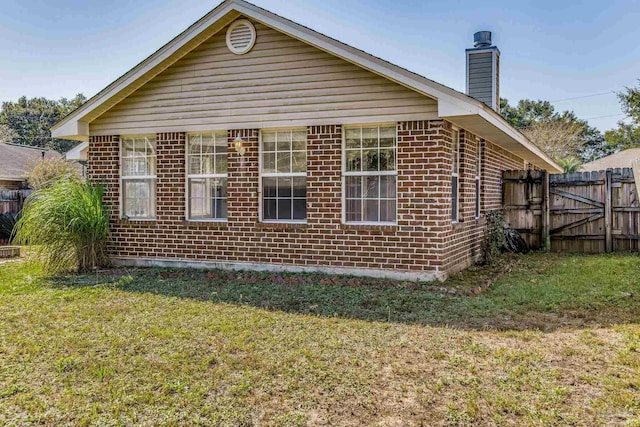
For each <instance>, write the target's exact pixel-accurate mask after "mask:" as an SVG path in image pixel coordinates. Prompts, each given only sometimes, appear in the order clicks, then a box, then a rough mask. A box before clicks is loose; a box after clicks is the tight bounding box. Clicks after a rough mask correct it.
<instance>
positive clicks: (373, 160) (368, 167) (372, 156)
mask: <svg viewBox="0 0 640 427" xmlns="http://www.w3.org/2000/svg"><path fill="white" fill-rule="evenodd" d="M362 170H365V171H377V170H379V169H378V150H377V149H374V150H362Z"/></svg>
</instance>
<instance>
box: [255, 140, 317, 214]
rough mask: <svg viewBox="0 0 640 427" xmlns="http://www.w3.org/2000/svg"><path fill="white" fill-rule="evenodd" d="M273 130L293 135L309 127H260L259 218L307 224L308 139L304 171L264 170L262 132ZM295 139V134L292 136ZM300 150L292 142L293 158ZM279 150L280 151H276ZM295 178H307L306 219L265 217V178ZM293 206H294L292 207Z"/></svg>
mask: <svg viewBox="0 0 640 427" xmlns="http://www.w3.org/2000/svg"><path fill="white" fill-rule="evenodd" d="M272 132H276V133H281V132H289V133H290V135H293V132H305V134H306V133H307V128H306V127H293V128H276V129H260V134H259V137H258V170H259V175H260V178H259V180H258V209H259V212H258V220H259V221H260V222H262V223H265V224H306V223H307V218H308V215H309V194H308V190H309V189H308V186H307V181H308V177H307V174H308V170H306V169H308V167H309V160H308V159H309V151H308V147H307V145H308V140H307V141H306V142H305V162H306V166H305V171H304V172H289V173H285V172H263V167H264V165H263V161H264V159H263V157H264V156H263V154H264V149H263V148H264V145H263V141H262V134H263V133H272ZM292 139H293V136H292ZM277 144H278V143H277V137H276V150H277ZM298 151H299V150H294V149H293V143H292V144H291V149H290V150H289V152H290V153H291V159H292V160H293V153H294V152H298ZM276 152H278V151H276ZM277 169H278V158H277V156H276V170H277ZM278 177H281V178H292V179H293V178H294V177H304V179H305V190H306V197H305V202H306V203H307V208H306V209H305V212H306V214H305V219H264V194H263V182H262V181H263V178H278ZM276 205H277V203H276ZM292 208H293V207H292Z"/></svg>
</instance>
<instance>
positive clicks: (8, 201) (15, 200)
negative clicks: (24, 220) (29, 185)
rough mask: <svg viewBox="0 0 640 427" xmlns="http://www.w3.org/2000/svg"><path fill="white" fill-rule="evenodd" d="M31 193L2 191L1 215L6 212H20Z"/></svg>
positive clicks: (0, 193) (27, 191) (0, 201)
mask: <svg viewBox="0 0 640 427" xmlns="http://www.w3.org/2000/svg"><path fill="white" fill-rule="evenodd" d="M30 193H31V190H0V215H2V214H3V213H5V212H20V210H22V206H23V205H24V200H25V199H26V198H27V196H28V195H29V194H30Z"/></svg>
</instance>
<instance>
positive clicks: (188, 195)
mask: <svg viewBox="0 0 640 427" xmlns="http://www.w3.org/2000/svg"><path fill="white" fill-rule="evenodd" d="M222 134H224V139H225V141H226V142H227V172H226V173H211V174H191V173H190V168H189V166H190V165H189V156H190V155H191V153H189V138H191V137H192V136H197V135H199V136H200V138H202V136H203V135H213V137H214V138H216V135H219V136H222ZM228 138H229V137H228V131H227V130H217V131H207V132H188V133H187V137H186V140H185V150H184V151H185V162H184V164H185V194H186V200H185V218H186V219H187V221H189V222H227V221H228V217H229V198H228V195H229V193H228V192H229V189H228V185H229V172H228V171H229V143H228V141H229V139H228ZM200 143H201V144H202V141H201V142H200ZM214 145H215V140H214ZM215 155H217V153H216V154H215ZM200 157H202V150H201V151H200ZM214 164H215V159H214ZM192 178H193V179H198V178H201V179H207V178H210V179H216V178H218V179H226V180H227V216H226V217H225V218H193V219H192V218H191V209H190V203H191V186H190V185H189V180H190V179H192Z"/></svg>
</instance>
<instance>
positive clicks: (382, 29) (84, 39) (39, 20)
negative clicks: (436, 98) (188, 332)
mask: <svg viewBox="0 0 640 427" xmlns="http://www.w3.org/2000/svg"><path fill="white" fill-rule="evenodd" d="M219 2H220V1H218V0H108V1H105V0H2V8H1V11H0V101H13V100H17V99H18V98H19V97H20V96H23V95H25V96H28V97H36V96H44V97H47V98H55V99H58V98H61V97H67V98H69V97H72V96H74V95H75V94H76V93H84V94H85V95H86V96H88V97H90V96H92V95H94V94H96V93H97V92H98V91H100V90H101V89H103V88H104V87H105V86H107V85H108V84H109V83H111V82H112V81H113V80H115V79H117V78H118V77H120V76H121V75H122V74H124V73H126V72H127V71H128V70H129V69H131V68H132V67H133V66H135V65H136V64H138V63H139V62H141V61H142V60H144V59H145V58H146V57H147V56H149V55H150V54H152V53H153V52H155V51H156V50H157V49H158V48H160V47H161V46H162V45H163V44H165V43H166V42H168V41H170V40H171V39H172V38H173V37H175V36H176V35H177V34H179V33H180V32H181V31H183V30H184V29H186V28H187V27H188V26H189V25H191V24H192V23H194V22H195V21H197V20H198V19H199V18H201V17H202V16H203V15H205V14H206V13H207V12H209V11H210V10H211V9H213V8H214V7H215V6H217V5H218V4H219ZM252 2H253V3H254V4H256V5H258V6H261V7H263V8H265V9H268V10H270V11H272V12H275V13H277V14H279V15H282V16H284V17H286V18H289V19H291V20H293V21H296V22H298V23H300V24H303V25H306V26H308V27H310V28H312V29H314V30H316V31H319V32H321V33H323V34H326V35H328V36H331V37H333V38H336V39H338V40H340V41H343V42H345V43H347V44H350V45H352V46H355V47H357V48H360V49H362V50H365V51H367V52H369V53H371V54H373V55H376V56H379V57H381V58H383V59H386V60H388V61H390V62H392V63H395V64H397V65H400V66H402V67H405V68H408V69H410V70H411V71H414V72H417V73H419V74H421V75H424V76H426V77H428V78H430V79H432V80H435V81H437V82H439V83H442V84H445V85H447V86H449V87H452V88H454V89H456V90H459V91H464V90H465V54H464V50H465V49H466V48H468V47H472V44H473V33H474V32H476V31H479V30H490V31H492V32H493V41H494V44H495V45H497V46H498V48H499V49H500V51H501V70H500V89H501V96H502V97H503V98H507V99H508V100H509V101H510V102H511V103H512V104H513V103H515V102H516V101H517V100H519V99H525V98H528V99H543V100H549V101H554V102H553V103H554V105H555V106H556V108H557V109H558V110H561V111H562V110H573V111H574V112H575V113H576V114H577V115H578V117H580V118H583V119H588V121H589V123H590V124H591V125H592V126H596V127H598V128H599V129H601V130H603V131H604V130H607V129H610V128H613V127H615V126H616V123H617V122H618V121H619V120H621V119H624V115H623V114H622V112H621V110H620V105H619V103H618V100H617V97H616V95H615V92H616V91H620V90H622V89H623V88H624V87H626V86H634V85H637V84H638V79H640V43H639V42H638V40H640V25H639V23H640V0H624V1H615V0H607V1H602V0H598V1H593V0H584V1H572V0H535V1H519V0H500V1H490V0H485V1H478V0H472V1H467V0H447V1H434V0H253V1H252Z"/></svg>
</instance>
